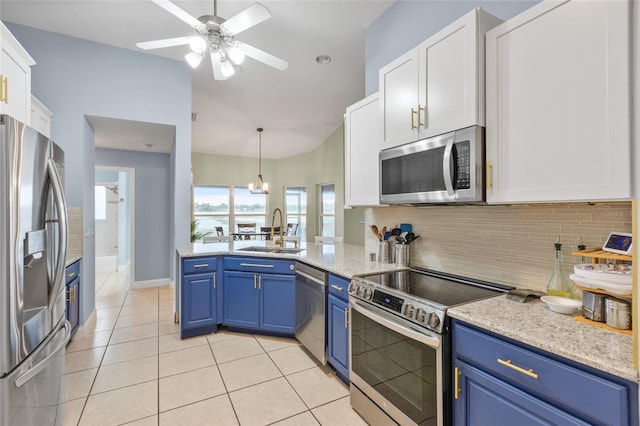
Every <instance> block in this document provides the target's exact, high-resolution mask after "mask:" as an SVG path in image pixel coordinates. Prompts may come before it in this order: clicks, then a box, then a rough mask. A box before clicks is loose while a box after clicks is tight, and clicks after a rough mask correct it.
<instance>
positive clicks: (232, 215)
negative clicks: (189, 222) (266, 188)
mask: <svg viewBox="0 0 640 426" xmlns="http://www.w3.org/2000/svg"><path fill="white" fill-rule="evenodd" d="M266 215H267V196H266V195H263V194H251V193H250V192H249V190H248V188H247V187H246V186H227V185H194V187H193V219H194V220H195V221H196V222H197V223H196V230H197V231H199V232H211V233H212V234H213V235H216V228H217V227H222V231H223V233H224V235H230V234H232V233H234V232H237V224H238V223H255V224H256V230H259V229H260V227H261V226H265V221H266ZM269 225H271V223H269Z"/></svg>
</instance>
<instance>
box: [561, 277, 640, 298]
mask: <svg viewBox="0 0 640 426" xmlns="http://www.w3.org/2000/svg"><path fill="white" fill-rule="evenodd" d="M569 281H571V279H569ZM571 282H572V283H573V285H575V286H576V288H577V289H578V290H582V291H588V292H589V293H599V294H606V295H607V296H613V297H618V298H621V299H632V298H633V295H632V294H618V293H612V292H610V291H607V290H602V289H599V288H591V287H582V286H581V285H578V284H576V283H575V282H573V281H571Z"/></svg>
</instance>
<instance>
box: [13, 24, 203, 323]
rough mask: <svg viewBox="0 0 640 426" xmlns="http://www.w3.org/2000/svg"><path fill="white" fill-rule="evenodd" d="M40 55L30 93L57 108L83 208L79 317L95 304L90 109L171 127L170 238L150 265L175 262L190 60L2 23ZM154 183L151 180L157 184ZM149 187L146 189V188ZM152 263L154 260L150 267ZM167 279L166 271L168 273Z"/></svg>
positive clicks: (186, 192)
mask: <svg viewBox="0 0 640 426" xmlns="http://www.w3.org/2000/svg"><path fill="white" fill-rule="evenodd" d="M5 24H7V26H8V27H9V30H10V31H11V32H12V33H13V34H14V35H15V36H16V38H17V39H18V41H19V42H20V43H21V44H22V45H23V46H24V48H25V49H26V50H27V51H28V52H29V54H30V55H31V56H32V57H33V59H34V60H35V61H36V65H35V66H34V67H33V68H32V84H31V88H32V92H33V94H34V95H35V96H36V97H37V98H38V99H40V100H41V101H42V102H43V103H44V104H45V105H46V106H47V107H48V108H49V109H50V110H51V111H52V112H53V114H54V116H53V123H52V136H53V139H54V140H55V141H56V142H57V143H58V144H59V145H60V146H61V147H62V148H63V149H64V150H65V166H66V170H65V183H66V196H67V203H68V205H69V206H70V207H81V208H83V217H84V227H85V234H89V237H85V239H84V244H83V246H84V252H83V278H82V280H83V281H82V289H81V294H82V299H81V306H80V315H81V323H84V322H85V321H86V320H87V318H88V317H89V315H90V314H91V313H92V312H93V310H94V307H95V279H94V276H95V259H94V257H95V241H94V239H93V237H92V236H90V235H91V231H92V230H93V225H92V224H93V221H94V200H93V198H94V189H93V186H94V172H95V156H94V151H95V150H94V147H95V143H94V140H95V138H94V133H93V130H92V128H91V126H90V125H89V123H88V121H87V120H86V118H85V115H92V116H98V117H108V118H118V119H125V120H134V121H141V122H151V123H160V124H167V125H173V126H175V128H176V136H175V143H174V148H173V151H172V153H171V155H170V168H171V172H170V176H171V180H170V182H169V183H168V185H166V186H164V187H162V190H163V191H165V192H166V193H167V194H169V199H170V206H169V212H168V214H169V217H170V219H169V223H167V221H166V220H165V219H163V221H162V222H161V223H158V224H157V228H160V227H167V226H168V227H169V232H170V235H171V238H170V240H169V242H168V243H167V241H166V239H163V244H164V247H162V250H161V253H160V254H159V256H158V257H157V258H156V262H155V264H154V265H153V267H152V269H151V270H149V271H144V272H141V276H153V274H154V272H153V271H155V270H156V269H159V268H158V266H159V265H165V264H166V265H171V266H170V267H169V268H170V269H169V270H170V276H171V277H173V274H174V271H173V269H174V268H173V265H174V257H175V246H182V245H184V244H187V243H188V242H189V235H190V234H189V223H190V214H191V212H190V205H191V196H190V193H191V192H190V188H191V175H190V164H191V159H190V157H191V72H190V70H189V68H188V66H187V65H186V64H184V63H183V62H180V61H174V60H170V59H166V58H160V57H158V56H154V55H149V54H146V53H139V52H134V51H132V50H127V49H120V48H115V47H111V46H107V45H103V44H99V43H94V42H91V41H87V40H82V39H77V38H73V37H68V36H63V35H60V34H55V33H51V32H47V31H42V30H38V29H34V28H30V27H26V26H22V25H16V24H10V23H5ZM155 187H157V185H156V186H154V188H155ZM141 192H144V191H141ZM145 267H146V268H149V267H150V266H149V265H145ZM165 277H166V274H165Z"/></svg>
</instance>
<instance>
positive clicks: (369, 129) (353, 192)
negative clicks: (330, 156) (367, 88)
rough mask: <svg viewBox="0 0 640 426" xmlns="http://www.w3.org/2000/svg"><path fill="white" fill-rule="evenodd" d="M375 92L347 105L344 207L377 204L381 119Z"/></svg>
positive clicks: (378, 195) (378, 198)
mask: <svg viewBox="0 0 640 426" xmlns="http://www.w3.org/2000/svg"><path fill="white" fill-rule="evenodd" d="M378 99H379V97H378V94H377V93H376V94H375V95H371V96H369V97H367V98H365V99H363V100H362V101H360V102H358V103H356V104H354V105H351V106H350V107H348V108H347V112H346V114H345V128H344V131H345V139H344V150H345V152H344V160H345V165H344V170H345V173H344V179H345V181H344V184H345V185H344V186H345V201H344V203H345V205H346V206H378V205H380V177H379V176H380V172H379V170H380V167H379V165H378V154H379V152H380V146H381V143H382V120H381V114H380V104H379V102H378Z"/></svg>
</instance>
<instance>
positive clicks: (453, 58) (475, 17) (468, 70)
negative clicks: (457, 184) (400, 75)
mask: <svg viewBox="0 0 640 426" xmlns="http://www.w3.org/2000/svg"><path fill="white" fill-rule="evenodd" d="M500 22H501V21H500V19H498V18H496V17H495V16H492V15H490V14H488V13H486V12H484V11H482V10H480V9H475V10H473V11H471V12H469V13H467V14H466V15H465V16H463V17H462V18H460V19H458V20H457V21H455V22H453V23H452V24H450V25H448V26H447V27H446V28H444V29H443V30H441V31H439V32H438V33H437V34H435V35H434V36H432V37H430V38H429V39H427V40H426V41H424V42H422V43H421V44H420V45H419V46H418V50H419V61H420V80H419V90H420V92H419V96H420V99H419V102H420V105H421V106H422V107H424V108H425V110H424V112H422V114H421V122H420V124H421V126H420V130H419V132H420V134H419V138H420V139H422V138H425V137H429V136H435V135H440V134H442V133H446V132H450V131H452V130H457V129H462V128H465V127H469V126H473V125H478V126H484V124H485V114H484V102H485V101H484V33H485V31H486V29H487V27H489V28H492V27H494V26H496V25H498V23H500Z"/></svg>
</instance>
